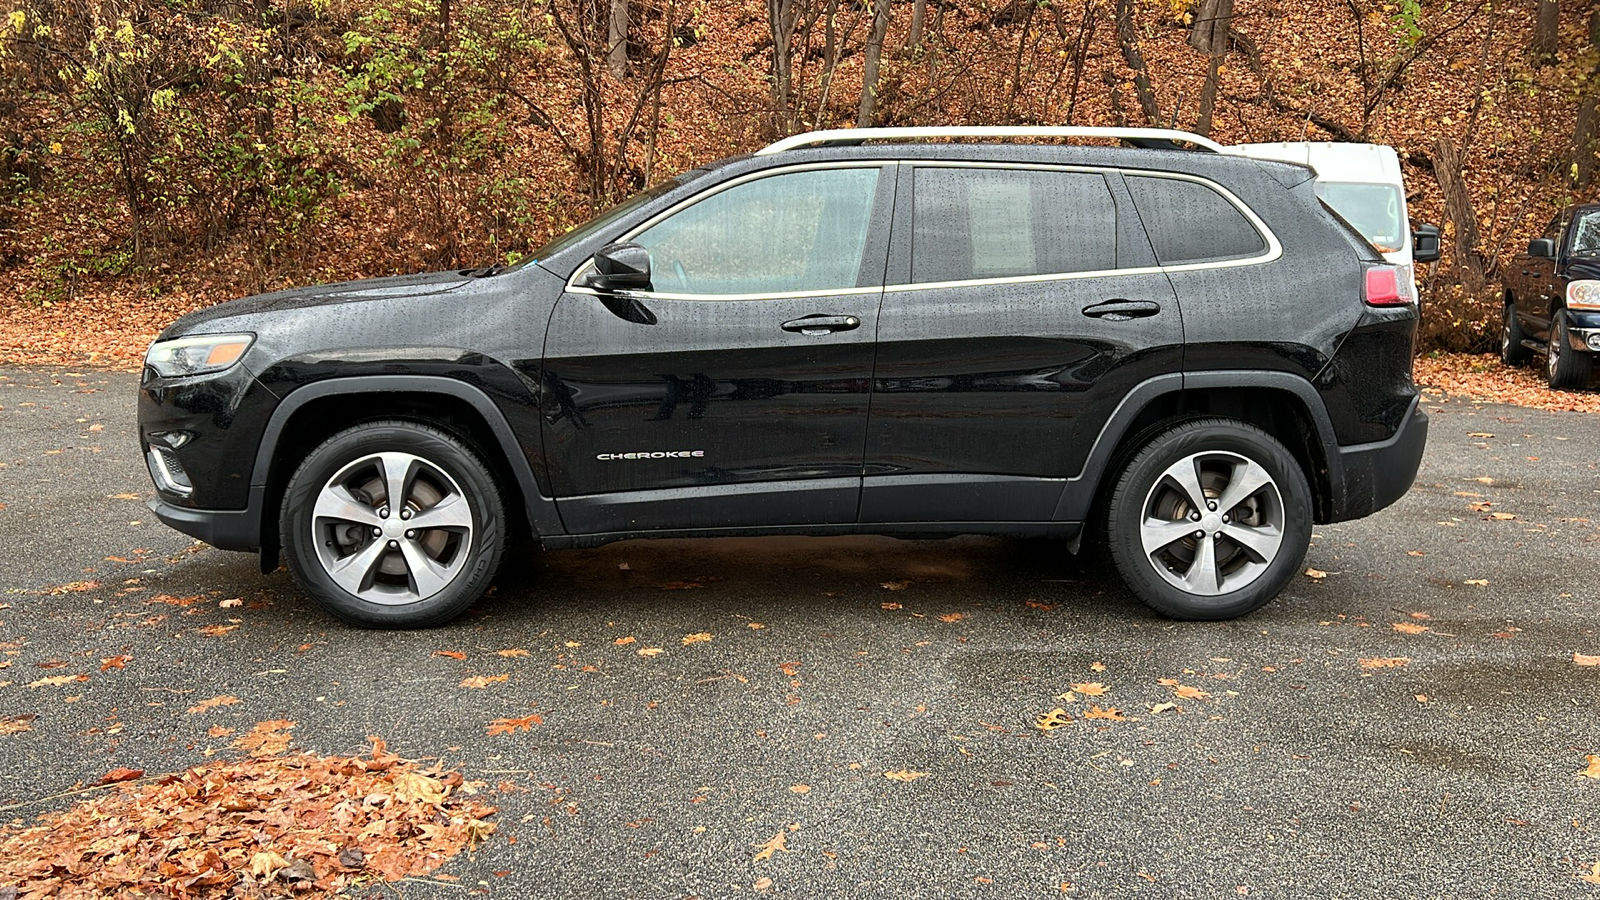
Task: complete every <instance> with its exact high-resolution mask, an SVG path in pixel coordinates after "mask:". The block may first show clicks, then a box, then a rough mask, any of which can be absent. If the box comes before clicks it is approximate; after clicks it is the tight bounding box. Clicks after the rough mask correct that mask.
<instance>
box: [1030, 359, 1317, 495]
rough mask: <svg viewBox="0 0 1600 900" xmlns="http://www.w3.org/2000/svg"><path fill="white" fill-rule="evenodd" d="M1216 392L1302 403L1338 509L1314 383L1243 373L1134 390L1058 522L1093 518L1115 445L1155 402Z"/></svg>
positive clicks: (1074, 484)
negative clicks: (1275, 395) (1247, 391)
mask: <svg viewBox="0 0 1600 900" xmlns="http://www.w3.org/2000/svg"><path fill="white" fill-rule="evenodd" d="M1218 388H1223V389H1225V388H1268V389H1273V390H1283V391H1287V392H1289V393H1291V394H1294V395H1295V396H1297V397H1299V398H1300V400H1301V402H1303V403H1304V404H1305V407H1306V410H1307V411H1308V412H1309V413H1310V415H1311V421H1312V423H1313V424H1314V425H1315V427H1316V431H1317V433H1316V435H1315V439H1316V441H1317V442H1318V443H1319V444H1321V445H1322V450H1323V457H1324V458H1325V459H1326V460H1327V466H1328V483H1329V485H1331V486H1332V488H1333V490H1334V493H1335V506H1336V507H1337V505H1338V503H1339V499H1338V497H1339V494H1340V493H1341V492H1342V490H1343V484H1344V472H1343V469H1342V466H1341V460H1340V454H1339V442H1338V438H1337V437H1336V436H1335V433H1334V430H1333V420H1332V418H1330V417H1329V416H1328V409H1327V406H1326V404H1324V403H1323V401H1322V397H1321V395H1319V394H1318V393H1317V389H1316V388H1315V387H1313V386H1312V384H1311V382H1309V381H1306V380H1305V379H1304V378H1302V377H1300V376H1298V375H1295V374H1293V373H1291V372H1275V371H1271V370H1255V369H1241V370H1236V371H1221V372H1186V373H1182V374H1179V373H1173V374H1170V375H1157V376H1156V377H1154V378H1151V379H1149V380H1148V381H1143V382H1140V383H1139V384H1138V385H1137V386H1135V387H1134V388H1133V390H1131V391H1129V392H1128V395H1127V396H1126V397H1124V398H1123V399H1122V402H1121V403H1120V404H1118V406H1117V408H1116V409H1115V410H1114V411H1113V412H1112V413H1111V417H1110V418H1109V419H1107V420H1106V424H1105V425H1104V426H1102V427H1101V429H1100V434H1099V436H1097V437H1096V438H1095V441H1094V447H1093V449H1091V450H1090V451H1089V455H1088V457H1086V458H1085V459H1084V463H1083V468H1082V469H1081V470H1080V471H1079V472H1078V474H1077V475H1074V476H1072V477H1071V478H1068V479H1067V481H1066V485H1065V488H1064V489H1063V490H1062V493H1061V500H1060V502H1059V503H1058V504H1057V506H1056V512H1055V516H1054V518H1055V520H1056V521H1057V522H1081V521H1084V520H1086V519H1087V518H1088V517H1089V514H1090V511H1091V507H1092V506H1093V505H1094V499H1095V494H1096V492H1097V491H1098V490H1099V482H1100V479H1102V478H1107V477H1114V475H1115V473H1113V472H1110V471H1108V467H1109V466H1110V465H1111V457H1112V454H1114V453H1116V451H1117V445H1118V444H1120V443H1121V442H1122V439H1123V438H1124V437H1126V436H1127V433H1128V429H1129V428H1130V427H1131V426H1132V425H1133V423H1134V421H1135V420H1136V419H1138V417H1139V414H1140V413H1141V412H1143V411H1144V408H1145V407H1146V406H1148V405H1149V404H1150V403H1151V401H1153V400H1155V399H1156V398H1158V397H1161V396H1162V395H1164V394H1171V393H1176V392H1181V391H1185V390H1207V389H1218Z"/></svg>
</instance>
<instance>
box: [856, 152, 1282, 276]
mask: <svg viewBox="0 0 1600 900" xmlns="http://www.w3.org/2000/svg"><path fill="white" fill-rule="evenodd" d="M902 165H909V166H912V167H913V168H959V169H1034V170H1037V169H1048V170H1053V171H1067V172H1089V173H1099V174H1101V175H1105V174H1108V173H1111V172H1116V173H1117V174H1119V175H1122V176H1123V177H1124V178H1127V177H1139V178H1170V179H1172V180H1174V181H1192V182H1195V183H1196V184H1202V185H1205V186H1206V187H1208V188H1210V189H1211V190H1213V191H1216V192H1217V193H1219V194H1221V195H1222V197H1223V199H1225V200H1227V201H1228V202H1229V203H1231V204H1233V207H1234V208H1235V209H1237V210H1238V211H1239V212H1240V213H1241V214H1243V215H1244V217H1245V219H1246V220H1247V221H1248V222H1249V223H1250V224H1251V226H1252V227H1254V228H1255V229H1256V232H1257V233H1258V234H1260V235H1261V237H1262V238H1263V239H1264V240H1265V241H1266V242H1267V249H1266V250H1264V251H1262V252H1261V253H1259V254H1257V255H1255V256H1241V257H1239V258H1238V259H1222V260H1216V261H1213V262H1199V263H1178V264H1175V265H1170V266H1162V265H1155V266H1139V267H1136V268H1130V269H1094V270H1091V271H1088V272H1060V273H1053V274H1048V275H1011V276H1007V277H1004V278H971V279H967V280H964V281H937V282H927V283H923V284H916V283H906V284H891V285H885V286H884V288H883V290H884V292H885V293H889V292H895V293H905V292H908V291H932V290H943V289H946V288H956V287H982V286H986V285H1003V284H1040V283H1047V282H1053V281H1074V280H1077V279H1081V278H1110V277H1113V276H1117V275H1156V274H1166V273H1170V272H1200V271H1206V270H1210V269H1231V268H1236V267H1238V266H1255V265H1261V264H1263V263H1269V262H1274V261H1276V260H1277V259H1279V258H1280V257H1282V256H1283V244H1282V243H1281V242H1280V241H1279V240H1278V236H1277V235H1276V234H1273V232H1272V229H1271V228H1268V227H1267V223H1266V222H1263V221H1262V220H1261V217H1260V216H1258V215H1256V213H1255V210H1253V209H1251V208H1250V207H1249V206H1248V205H1246V204H1245V202H1244V201H1242V200H1240V199H1239V197H1238V196H1237V195H1236V194H1234V193H1233V192H1232V191H1230V190H1228V189H1227V188H1225V187H1223V186H1222V185H1220V184H1217V183H1216V182H1215V181H1212V180H1211V179H1209V178H1201V177H1199V176H1196V175H1182V174H1179V173H1176V172H1159V171H1151V170H1148V169H1121V168H1115V169H1108V168H1096V167H1094V166H1055V165H1050V164H1048V163H1016V164H1012V163H1003V162H1001V163H996V162H962V161H950V162H946V161H943V160H930V161H928V162H926V163H924V162H921V161H914V160H908V161H905V162H903V163H902ZM913 177H914V176H913ZM914 190H915V186H913V191H914Z"/></svg>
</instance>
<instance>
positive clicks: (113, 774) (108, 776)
mask: <svg viewBox="0 0 1600 900" xmlns="http://www.w3.org/2000/svg"><path fill="white" fill-rule="evenodd" d="M143 777H144V770H143V769H124V768H122V767H120V766H119V767H117V768H115V769H112V770H111V771H109V772H107V773H105V774H104V775H101V776H100V783H101V784H117V783H118V782H122V781H132V780H134V779H135V778H143Z"/></svg>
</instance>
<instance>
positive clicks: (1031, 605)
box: [1022, 600, 1056, 610]
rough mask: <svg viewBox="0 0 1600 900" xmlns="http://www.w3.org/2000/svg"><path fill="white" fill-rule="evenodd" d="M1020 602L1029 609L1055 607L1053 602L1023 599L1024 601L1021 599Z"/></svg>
mask: <svg viewBox="0 0 1600 900" xmlns="http://www.w3.org/2000/svg"><path fill="white" fill-rule="evenodd" d="M1022 603H1023V605H1024V606H1026V607H1028V608H1029V609H1045V610H1049V609H1055V608H1056V605H1055V604H1054V603H1040V602H1039V601H1038V600H1024V601H1022Z"/></svg>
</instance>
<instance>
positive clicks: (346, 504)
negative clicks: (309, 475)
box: [311, 484, 380, 526]
mask: <svg viewBox="0 0 1600 900" xmlns="http://www.w3.org/2000/svg"><path fill="white" fill-rule="evenodd" d="M311 514H312V515H313V516H315V517H316V518H318V519H337V520H339V521H341V522H355V523H357V524H360V525H369V526H375V525H377V524H378V523H379V521H380V520H379V519H378V511H377V510H375V509H373V508H372V507H371V506H368V505H367V504H365V503H363V502H361V501H360V500H357V499H356V498H355V497H354V496H353V495H352V494H351V493H350V491H349V489H348V488H346V487H345V486H344V485H342V484H330V485H328V486H327V487H326V488H323V490H322V493H320V494H318V495H317V503H316V505H315V506H314V507H312V510H311Z"/></svg>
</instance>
